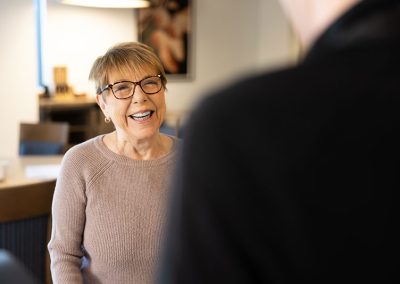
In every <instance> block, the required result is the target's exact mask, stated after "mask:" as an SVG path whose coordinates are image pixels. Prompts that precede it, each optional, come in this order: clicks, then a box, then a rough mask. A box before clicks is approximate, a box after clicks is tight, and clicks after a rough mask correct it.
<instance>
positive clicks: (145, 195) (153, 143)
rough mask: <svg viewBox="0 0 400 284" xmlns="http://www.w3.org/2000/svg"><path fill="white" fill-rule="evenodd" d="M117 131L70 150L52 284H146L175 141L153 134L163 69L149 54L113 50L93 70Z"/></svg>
mask: <svg viewBox="0 0 400 284" xmlns="http://www.w3.org/2000/svg"><path fill="white" fill-rule="evenodd" d="M89 77H90V79H92V80H93V81H94V83H95V86H96V89H97V102H98V105H99V106H100V108H101V109H102V111H103V113H104V115H105V121H106V122H112V123H113V124H114V126H115V131H114V132H111V133H108V134H105V135H100V136H98V137H95V138H93V139H91V140H88V141H86V142H84V143H82V144H80V145H78V146H75V147H73V148H71V149H70V150H69V151H68V152H67V153H66V155H65V157H64V159H63V163H62V168H61V173H60V175H59V177H58V178H57V185H56V189H55V193H54V199H53V207H52V218H53V219H52V221H53V228H52V234H51V240H50V243H49V245H48V247H49V252H50V257H51V273H52V278H53V282H54V283H74V284H75V283H83V282H84V283H152V281H153V276H154V269H155V266H156V262H157V259H158V252H159V242H160V239H161V231H162V224H163V221H164V218H163V217H164V216H165V205H166V196H167V188H168V183H169V178H170V176H171V174H172V169H173V168H174V165H175V161H176V155H175V152H176V150H175V149H176V144H177V140H176V139H175V138H173V137H171V136H166V135H164V134H161V133H160V132H159V128H160V125H161V123H162V121H163V120H164V115H165V111H166V105H165V90H166V89H165V88H166V78H165V74H164V69H163V67H162V65H161V63H160V61H159V59H158V58H157V56H156V55H155V54H154V52H153V50H152V49H151V48H150V47H148V46H146V45H144V44H140V43H135V42H128V43H121V44H118V45H116V46H114V47H112V48H111V49H109V50H108V51H107V53H106V54H105V55H104V56H101V57H99V58H98V59H97V60H96V61H95V62H94V64H93V66H92V69H91V72H90V76H89Z"/></svg>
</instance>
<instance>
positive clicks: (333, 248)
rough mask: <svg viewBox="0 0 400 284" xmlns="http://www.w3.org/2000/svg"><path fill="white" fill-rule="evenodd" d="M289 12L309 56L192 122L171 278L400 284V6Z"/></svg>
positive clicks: (230, 90) (332, 1) (166, 264)
mask: <svg viewBox="0 0 400 284" xmlns="http://www.w3.org/2000/svg"><path fill="white" fill-rule="evenodd" d="M281 4H282V5H283V7H284V10H285V11H286V12H287V14H288V16H289V18H290V20H291V22H292V24H293V25H294V28H295V30H296V31H297V32H298V34H299V36H300V39H301V40H302V43H303V45H304V48H305V50H306V51H307V52H306V56H305V58H304V61H302V62H301V63H300V64H299V65H298V66H296V67H293V68H288V69H286V70H280V71H274V72H271V73H270V74H261V75H253V76H252V77H250V76H249V77H250V78H247V79H244V80H242V81H241V82H237V83H235V84H233V85H231V86H228V87H226V88H225V89H223V90H222V91H219V92H218V93H217V94H214V95H213V96H209V97H207V98H206V99H204V100H203V101H202V103H200V105H199V106H198V107H197V109H196V110H195V111H194V113H193V114H192V115H191V118H190V119H189V122H188V125H187V127H186V132H185V143H184V146H183V153H182V158H180V159H179V160H178V172H177V175H176V177H175V178H174V185H175V186H174V188H173V190H174V193H173V197H172V204H171V211H172V212H171V215H170V217H169V221H168V222H169V225H168V230H167V240H166V244H165V251H164V252H163V257H162V261H161V263H162V265H161V269H160V274H159V280H158V281H159V282H158V283H191V284H194V283H298V282H301V283H327V282H332V283H364V282H366V281H373V282H374V281H375V283H389V282H390V281H391V280H390V279H393V280H392V281H394V282H396V283H397V282H398V280H399V279H398V278H399V276H398V267H397V263H398V262H397V261H396V259H397V256H398V250H397V247H398V245H397V243H398V240H399V237H400V236H399V234H398V230H397V225H396V224H397V223H398V220H399V208H400V206H399V205H398V203H399V199H398V191H399V188H400V179H399V178H398V175H399V172H400V167H399V163H400V146H399V145H400V138H399V135H398V134H399V132H400V111H399V109H400V86H399V84H398V82H399V78H400V68H399V66H400V52H399V50H400V1H399V0H363V1H355V0H328V1H322V0H282V1H281ZM395 279H397V280H395Z"/></svg>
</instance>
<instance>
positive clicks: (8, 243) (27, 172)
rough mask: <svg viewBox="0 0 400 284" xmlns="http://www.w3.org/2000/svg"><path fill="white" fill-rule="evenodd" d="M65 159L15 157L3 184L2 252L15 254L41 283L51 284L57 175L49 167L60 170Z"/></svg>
mask: <svg viewBox="0 0 400 284" xmlns="http://www.w3.org/2000/svg"><path fill="white" fill-rule="evenodd" d="M61 159H62V156H25V157H15V158H12V159H10V160H9V167H8V173H7V177H6V179H5V180H4V181H1V182H0V249H5V250H7V251H8V252H10V253H11V254H13V255H14V256H15V257H16V258H17V259H18V260H19V261H20V262H22V263H23V265H24V266H25V267H26V268H27V269H28V270H29V271H30V272H31V273H32V274H33V275H34V277H35V278H37V279H38V280H39V281H40V283H51V277H50V260H49V255H48V251H47V243H48V241H49V239H50V228H51V218H50V212H51V202H52V198H53V192H54V188H55V183H56V176H57V174H56V173H53V174H51V175H50V174H49V170H48V168H49V167H58V168H59V166H60V163H61ZM34 170H35V173H33V172H34ZM0 283H3V282H1V281H0ZM14 283H24V282H14Z"/></svg>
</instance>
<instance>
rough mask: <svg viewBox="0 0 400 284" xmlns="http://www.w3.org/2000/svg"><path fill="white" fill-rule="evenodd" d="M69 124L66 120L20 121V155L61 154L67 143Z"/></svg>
mask: <svg viewBox="0 0 400 284" xmlns="http://www.w3.org/2000/svg"><path fill="white" fill-rule="evenodd" d="M68 134H69V124H68V123H66V122H46V123H21V124H20V131H19V154H20V155H56V154H63V153H64V152H65V149H66V145H67V143H68Z"/></svg>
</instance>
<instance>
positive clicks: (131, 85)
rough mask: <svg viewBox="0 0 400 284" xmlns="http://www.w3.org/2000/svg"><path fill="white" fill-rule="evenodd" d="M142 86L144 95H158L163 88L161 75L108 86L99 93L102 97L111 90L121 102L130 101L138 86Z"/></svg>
mask: <svg viewBox="0 0 400 284" xmlns="http://www.w3.org/2000/svg"><path fill="white" fill-rule="evenodd" d="M137 85H138V86H140V88H141V89H142V91H143V93H145V94H147V95H153V94H156V93H158V92H159V91H160V90H161V88H162V80H161V75H157V76H150V77H146V78H144V79H142V80H140V81H138V82H132V81H119V82H115V83H113V84H108V85H107V86H105V87H104V88H103V89H100V90H99V91H98V92H97V95H101V94H102V93H103V92H104V91H105V90H107V89H111V91H112V93H113V95H114V97H115V98H116V99H119V100H124V99H129V98H131V97H132V96H133V94H134V93H135V89H136V86H137Z"/></svg>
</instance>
